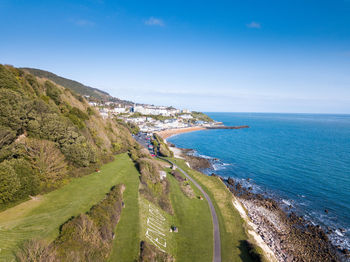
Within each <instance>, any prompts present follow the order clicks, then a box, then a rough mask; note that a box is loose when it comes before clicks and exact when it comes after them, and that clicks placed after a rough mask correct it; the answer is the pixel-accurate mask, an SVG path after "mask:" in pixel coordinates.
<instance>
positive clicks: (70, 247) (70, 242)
mask: <svg viewBox="0 0 350 262" xmlns="http://www.w3.org/2000/svg"><path fill="white" fill-rule="evenodd" d="M124 189H125V186H124V185H118V186H115V187H113V188H112V189H111V191H110V192H109V193H108V194H107V195H106V197H105V199H103V200H102V201H101V202H99V203H98V204H96V205H95V206H93V207H92V208H91V209H90V211H89V212H88V213H86V214H81V215H79V216H77V217H75V218H72V219H70V220H69V221H67V222H66V223H65V224H64V225H62V227H61V231H60V235H59V237H58V238H57V239H56V240H55V242H54V245H55V247H56V248H57V252H58V256H59V261H105V260H106V258H107V257H108V255H109V253H110V251H111V249H112V243H113V235H114V233H113V231H114V228H115V227H116V225H117V223H118V221H119V217H120V214H121V209H122V193H123V191H124Z"/></svg>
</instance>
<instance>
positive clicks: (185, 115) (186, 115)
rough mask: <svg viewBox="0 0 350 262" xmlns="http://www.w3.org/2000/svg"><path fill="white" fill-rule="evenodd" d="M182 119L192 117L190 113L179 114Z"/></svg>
mask: <svg viewBox="0 0 350 262" xmlns="http://www.w3.org/2000/svg"><path fill="white" fill-rule="evenodd" d="M179 117H180V118H182V119H192V118H193V117H192V116H191V115H190V114H184V115H180V116H179Z"/></svg>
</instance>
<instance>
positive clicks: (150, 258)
mask: <svg viewBox="0 0 350 262" xmlns="http://www.w3.org/2000/svg"><path fill="white" fill-rule="evenodd" d="M155 261H157V262H174V261H175V259H174V258H173V257H172V256H171V255H169V254H167V253H164V252H162V251H160V250H158V248H157V247H155V246H153V245H151V244H149V243H147V242H145V241H141V244H140V257H139V262H155Z"/></svg>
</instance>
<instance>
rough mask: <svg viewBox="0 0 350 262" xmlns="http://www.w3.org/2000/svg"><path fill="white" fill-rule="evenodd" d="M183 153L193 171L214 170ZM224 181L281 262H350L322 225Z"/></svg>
mask: <svg viewBox="0 0 350 262" xmlns="http://www.w3.org/2000/svg"><path fill="white" fill-rule="evenodd" d="M180 150H181V151H182V157H183V158H184V159H185V160H186V161H187V162H188V163H189V165H190V166H191V168H194V169H196V170H198V171H202V170H205V169H207V170H208V168H210V167H211V161H210V160H209V159H206V158H202V157H198V156H193V150H192V149H180ZM212 175H215V174H212ZM220 179H221V180H222V181H223V182H224V183H225V185H226V186H227V187H228V189H229V190H230V191H231V192H232V194H233V195H234V196H235V198H236V199H237V200H238V201H239V202H240V204H241V205H243V207H244V209H245V210H246V213H247V216H248V217H249V220H250V223H249V224H250V225H252V227H253V229H254V231H255V232H256V233H257V234H258V235H259V236H260V237H261V238H262V239H263V241H264V242H265V243H266V245H267V246H268V247H269V248H270V249H271V250H272V251H273V253H274V255H275V257H276V259H277V260H278V261H281V262H282V261H310V262H311V261H312V262H314V261H350V253H349V250H344V249H340V248H339V247H338V248H337V247H335V246H333V245H332V243H331V242H330V240H329V238H328V235H327V234H326V233H325V231H324V230H323V229H322V228H321V227H320V226H319V225H314V224H313V223H311V222H310V221H307V220H305V219H304V218H303V217H301V216H298V215H297V214H295V213H294V212H292V211H290V212H288V211H285V210H283V209H282V208H281V206H280V205H279V203H277V201H275V200H273V199H271V198H268V197H266V196H263V195H261V194H256V193H252V190H251V188H244V187H242V185H241V184H240V183H239V182H238V181H235V180H234V179H232V178H229V179H224V178H222V177H220Z"/></svg>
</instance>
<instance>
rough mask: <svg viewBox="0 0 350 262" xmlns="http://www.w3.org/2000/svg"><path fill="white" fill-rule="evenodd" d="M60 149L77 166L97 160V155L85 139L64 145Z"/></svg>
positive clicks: (85, 165) (86, 164) (87, 164)
mask: <svg viewBox="0 0 350 262" xmlns="http://www.w3.org/2000/svg"><path fill="white" fill-rule="evenodd" d="M84 140H85V139H84ZM62 151H63V153H64V154H65V155H66V157H67V158H68V159H69V161H70V162H71V163H73V164H74V165H75V166H78V167H87V166H89V165H90V163H96V162H97V155H96V152H95V150H94V148H93V147H92V146H91V145H90V144H88V143H87V142H86V141H85V142H81V143H79V142H76V143H74V144H67V145H64V146H63V148H62Z"/></svg>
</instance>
